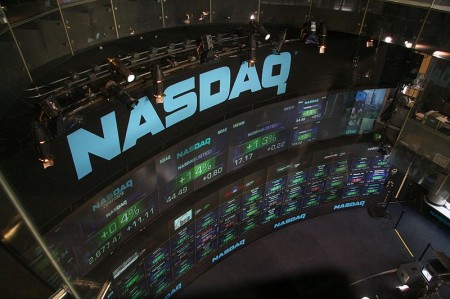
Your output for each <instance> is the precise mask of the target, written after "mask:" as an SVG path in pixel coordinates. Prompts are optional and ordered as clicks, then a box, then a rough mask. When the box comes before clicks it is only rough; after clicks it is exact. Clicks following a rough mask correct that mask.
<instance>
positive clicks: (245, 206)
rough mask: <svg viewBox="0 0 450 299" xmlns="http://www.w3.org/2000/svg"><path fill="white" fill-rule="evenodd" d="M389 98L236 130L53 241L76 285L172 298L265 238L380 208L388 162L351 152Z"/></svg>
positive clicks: (312, 101)
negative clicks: (290, 227) (328, 216)
mask: <svg viewBox="0 0 450 299" xmlns="http://www.w3.org/2000/svg"><path fill="white" fill-rule="evenodd" d="M389 93H390V90H389V89H372V90H359V91H344V92H334V93H327V94H318V95H314V96H308V97H299V98H294V99H291V100H287V101H283V102H279V103H275V104H272V105H269V106H265V107H262V108H258V109H255V110H253V111H250V112H247V113H244V114H241V115H239V116H236V117H234V118H230V119H228V120H226V121H224V122H222V123H219V124H217V125H214V126H212V127H210V128H208V129H206V130H204V131H202V132H200V133H198V134H196V135H195V136H192V137H190V138H186V139H185V140H183V141H182V142H180V143H178V144H176V145H175V146H173V147H171V148H169V149H168V150H166V151H164V152H161V153H160V154H159V155H157V156H156V157H154V158H153V159H151V160H149V161H147V162H146V163H145V164H143V165H142V166H141V167H139V168H138V169H136V170H135V171H132V172H130V173H128V174H127V175H125V176H123V177H122V178H121V179H119V180H117V181H116V182H115V183H113V184H111V185H110V187H108V188H106V189H104V190H103V191H102V192H100V193H99V194H97V195H96V196H94V197H93V198H91V199H90V200H89V201H87V202H86V203H84V204H83V205H82V206H81V207H80V208H78V209H77V210H76V211H75V212H73V213H72V214H71V215H70V216H69V217H68V218H66V219H65V220H64V221H62V222H61V223H60V224H58V225H57V226H56V227H54V228H53V229H52V230H50V232H48V233H47V234H46V236H45V237H46V240H47V242H48V244H49V245H50V247H51V249H52V251H53V253H54V255H55V256H56V258H57V260H58V261H59V262H60V263H61V266H62V267H63V268H64V270H65V271H66V272H67V274H68V275H69V276H71V277H72V278H80V277H83V278H85V279H87V278H89V279H90V280H93V281H104V280H108V281H112V282H113V287H112V288H111V294H110V296H111V298H141V297H143V296H150V297H167V296H170V295H171V293H175V292H176V291H178V290H179V289H180V288H182V286H183V285H185V284H186V283H188V282H189V281H192V279H195V277H197V276H198V275H199V274H200V273H202V272H203V271H204V270H205V269H207V268H208V267H210V266H211V265H213V264H215V263H216V262H218V261H220V260H221V259H222V258H224V257H225V256H227V255H229V254H230V253H231V252H233V251H235V250H237V249H238V248H241V247H243V246H245V244H248V243H249V242H251V241H252V240H255V239H257V238H260V237H261V236H264V235H265V234H267V233H270V232H272V231H274V230H276V229H279V228H282V227H284V226H285V225H287V224H290V223H296V222H298V221H301V220H303V219H308V218H311V217H313V216H317V215H321V214H324V213H328V212H332V211H335V210H341V209H345V208H350V207H358V206H367V205H368V204H369V203H370V202H371V201H372V202H373V201H375V200H377V198H379V195H380V194H381V192H382V190H383V183H384V181H385V180H386V178H387V176H388V165H387V162H386V161H385V160H383V158H382V157H381V156H379V153H378V152H377V149H378V148H377V147H376V146H375V147H374V146H373V144H371V143H356V144H352V145H348V143H354V142H355V141H351V139H352V138H351V135H355V134H364V133H369V132H371V130H372V126H373V124H374V121H375V119H376V117H377V115H378V113H379V111H380V109H381V105H382V103H383V101H384V100H385V98H386V97H387V96H388V95H389ZM343 135H349V136H350V137H347V139H346V137H343ZM337 137H340V138H341V139H343V140H344V143H343V144H342V145H341V146H337V144H339V141H338V140H334V141H332V142H330V140H333V138H337ZM358 138H359V137H358ZM325 140H326V142H325ZM321 141H323V142H321ZM331 144H332V145H331ZM346 144H347V145H346ZM213 182H214V184H212V183H213ZM105 271H106V272H107V273H106V275H107V277H105ZM40 272H41V271H40Z"/></svg>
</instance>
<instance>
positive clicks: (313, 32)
mask: <svg viewBox="0 0 450 299" xmlns="http://www.w3.org/2000/svg"><path fill="white" fill-rule="evenodd" d="M305 44H307V45H309V44H313V45H318V44H319V37H318V36H317V24H316V21H311V22H310V24H309V35H308V37H307V38H306V39H305Z"/></svg>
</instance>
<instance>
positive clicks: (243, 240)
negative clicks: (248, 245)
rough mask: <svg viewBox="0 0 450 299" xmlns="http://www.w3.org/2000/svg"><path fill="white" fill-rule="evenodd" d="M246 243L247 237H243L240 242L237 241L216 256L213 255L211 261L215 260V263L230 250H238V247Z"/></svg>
mask: <svg viewBox="0 0 450 299" xmlns="http://www.w3.org/2000/svg"><path fill="white" fill-rule="evenodd" d="M244 245H245V239H242V240H240V241H239V242H237V243H236V244H233V245H231V246H230V247H228V248H227V249H225V250H224V251H222V252H221V253H219V254H218V255H216V256H215V257H213V258H212V260H211V262H213V263H215V262H217V261H218V260H220V259H221V258H223V257H224V256H226V255H227V254H229V253H230V252H232V251H234V250H236V249H237V248H239V247H242V246H244Z"/></svg>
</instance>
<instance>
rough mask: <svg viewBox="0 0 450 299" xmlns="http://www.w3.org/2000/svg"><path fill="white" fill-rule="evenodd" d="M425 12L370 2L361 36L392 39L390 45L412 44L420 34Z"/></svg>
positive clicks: (391, 4)
mask: <svg viewBox="0 0 450 299" xmlns="http://www.w3.org/2000/svg"><path fill="white" fill-rule="evenodd" d="M426 13H427V10H426V9H423V8H421V7H412V6H406V5H402V4H395V3H389V2H382V1H370V2H369V7H368V9H367V15H366V19H365V23H364V28H363V35H366V36H369V37H372V38H374V39H380V40H384V39H385V38H386V37H388V36H389V37H391V38H392V41H391V42H392V43H394V44H397V45H403V46H404V45H405V42H410V43H414V42H415V40H416V38H417V35H418V34H419V32H420V28H421V26H422V22H423V20H424V19H425V16H426Z"/></svg>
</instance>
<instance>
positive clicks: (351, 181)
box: [347, 171, 366, 185]
mask: <svg viewBox="0 0 450 299" xmlns="http://www.w3.org/2000/svg"><path fill="white" fill-rule="evenodd" d="M365 181H366V172H365V171H359V172H352V173H350V174H349V176H348V179H347V185H355V184H363V183H365Z"/></svg>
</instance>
